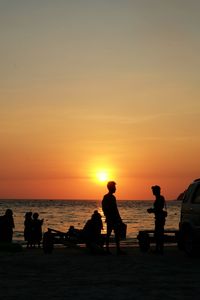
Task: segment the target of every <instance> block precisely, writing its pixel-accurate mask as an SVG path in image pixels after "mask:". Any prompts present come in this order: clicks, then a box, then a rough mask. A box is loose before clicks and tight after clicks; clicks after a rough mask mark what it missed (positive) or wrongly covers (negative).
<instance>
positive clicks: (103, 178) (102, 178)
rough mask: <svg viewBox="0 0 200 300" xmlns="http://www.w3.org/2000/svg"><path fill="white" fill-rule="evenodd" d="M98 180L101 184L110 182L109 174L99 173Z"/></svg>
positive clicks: (97, 174) (105, 172)
mask: <svg viewBox="0 0 200 300" xmlns="http://www.w3.org/2000/svg"><path fill="white" fill-rule="evenodd" d="M96 178H97V180H98V181H100V182H105V181H107V180H108V172H107V171H98V172H97V173H96Z"/></svg>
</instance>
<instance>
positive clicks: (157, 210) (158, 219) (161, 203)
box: [147, 185, 167, 254]
mask: <svg viewBox="0 0 200 300" xmlns="http://www.w3.org/2000/svg"><path fill="white" fill-rule="evenodd" d="M151 189H152V193H153V195H154V196H155V198H156V199H155V202H154V204H153V208H149V209H147V212H148V213H154V215H155V231H154V236H155V241H156V249H155V252H156V253H158V254H163V248H164V226H165V218H166V217H167V212H166V211H164V208H165V207H166V204H165V198H164V197H163V196H162V195H161V194H160V190H161V189H160V186H158V185H154V186H152V187H151Z"/></svg>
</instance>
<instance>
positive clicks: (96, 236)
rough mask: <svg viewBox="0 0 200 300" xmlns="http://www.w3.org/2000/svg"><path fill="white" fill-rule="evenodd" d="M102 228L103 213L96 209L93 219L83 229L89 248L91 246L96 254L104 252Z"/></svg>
mask: <svg viewBox="0 0 200 300" xmlns="http://www.w3.org/2000/svg"><path fill="white" fill-rule="evenodd" d="M101 229H103V222H102V220H101V214H100V213H99V212H98V211H97V210H95V211H94V213H93V214H92V216H91V219H90V220H88V221H87V222H86V224H85V226H84V228H83V231H82V235H83V238H84V241H85V243H86V246H87V248H89V249H90V250H91V252H92V253H94V254H98V253H103V252H104V251H103V238H102V235H101Z"/></svg>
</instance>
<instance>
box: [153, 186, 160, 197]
mask: <svg viewBox="0 0 200 300" xmlns="http://www.w3.org/2000/svg"><path fill="white" fill-rule="evenodd" d="M151 189H152V193H153V195H155V196H157V195H160V186H159V185H153V186H152V187H151Z"/></svg>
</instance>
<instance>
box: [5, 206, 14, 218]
mask: <svg viewBox="0 0 200 300" xmlns="http://www.w3.org/2000/svg"><path fill="white" fill-rule="evenodd" d="M5 215H6V216H7V217H12V215H13V211H12V209H10V208H8V209H6V212H5Z"/></svg>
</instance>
